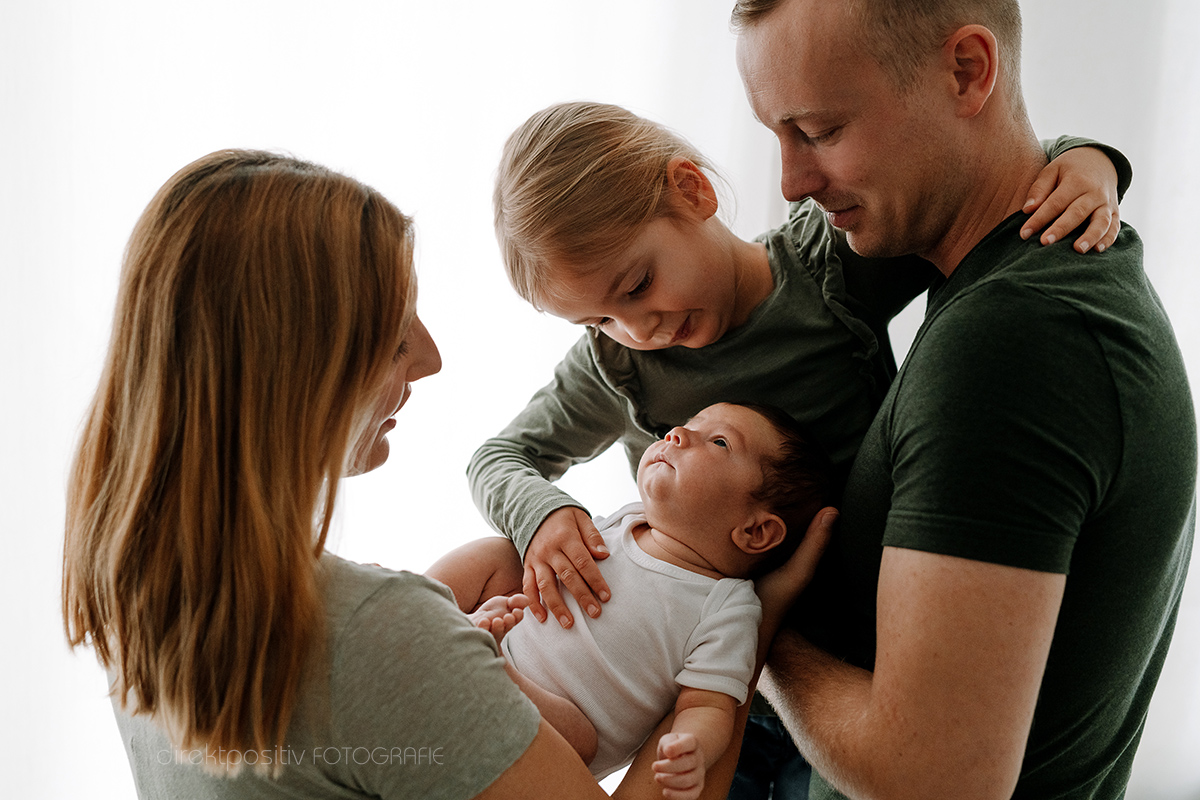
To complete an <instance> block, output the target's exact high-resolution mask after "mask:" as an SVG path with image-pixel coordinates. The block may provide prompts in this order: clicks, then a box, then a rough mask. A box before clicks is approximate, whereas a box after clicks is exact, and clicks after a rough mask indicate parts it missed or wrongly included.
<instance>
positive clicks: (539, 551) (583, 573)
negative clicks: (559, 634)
mask: <svg viewBox="0 0 1200 800" xmlns="http://www.w3.org/2000/svg"><path fill="white" fill-rule="evenodd" d="M604 558H608V548H607V547H605V546H604V539H603V537H601V536H600V532H599V531H598V530H596V526H595V525H593V524H592V520H591V518H590V517H588V515H587V512H585V511H584V510H583V509H581V508H576V507H575V506H564V507H563V508H560V509H558V510H557V511H554V512H552V513H551V514H550V515H549V516H547V517H546V519H545V520H543V522H542V524H541V526H540V527H539V528H538V529H537V531H536V532H535V533H534V534H533V539H532V540H531V541H530V543H529V547H528V548H527V549H526V551H525V578H524V580H523V582H522V588H523V590H524V593H525V595H526V596H527V597H528V598H529V600H530V603H529V610H530V611H531V612H532V613H533V615H534V616H535V617H537V619H538V622H545V621H546V612H547V611H549V613H551V614H553V615H554V618H555V619H557V620H558V624H559V625H561V626H562V627H564V628H569V627H571V626H572V625H573V624H574V623H575V619H574V617H572V616H571V612H570V611H569V610H568V609H567V604H566V603H565V602H563V599H562V594H561V593H560V592H559V586H558V584H559V581H562V584H563V586H565V587H567V591H568V592H570V593H571V596H572V597H574V598H575V600H576V601H578V603H579V607H580V608H582V609H583V610H584V612H585V613H587V615H588V616H589V617H593V618H595V617H598V616H600V603H602V602H607V601H608V599H609V598H610V597H611V596H612V593H611V592H610V591H609V588H608V584H607V583H605V582H604V578H603V577H601V575H600V569H599V568H598V567H597V566H596V559H604ZM597 597H599V600H597V599H596V598H597Z"/></svg>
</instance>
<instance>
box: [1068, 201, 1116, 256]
mask: <svg viewBox="0 0 1200 800" xmlns="http://www.w3.org/2000/svg"><path fill="white" fill-rule="evenodd" d="M1111 220H1112V215H1111V214H1109V212H1108V210H1107V209H1105V208H1098V209H1096V210H1095V211H1094V212H1092V217H1091V221H1090V222H1089V223H1088V226H1087V230H1085V231H1084V232H1083V235H1081V236H1080V237H1079V238H1078V239H1076V240H1075V249H1076V250H1077V251H1079V252H1080V253H1086V252H1087V251H1088V250H1090V249H1091V248H1092V247H1093V246H1094V245H1098V244H1099V243H1100V242H1102V241H1104V236H1105V235H1106V234H1107V233H1108V229H1109V225H1110V223H1111Z"/></svg>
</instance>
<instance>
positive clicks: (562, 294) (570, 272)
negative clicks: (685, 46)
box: [542, 215, 744, 350]
mask: <svg viewBox="0 0 1200 800" xmlns="http://www.w3.org/2000/svg"><path fill="white" fill-rule="evenodd" d="M720 224H721V223H720V222H718V221H717V220H716V218H715V217H709V218H707V219H703V220H701V219H697V218H696V217H695V216H693V215H685V216H682V217H660V218H658V219H654V220H651V221H650V222H648V223H646V224H645V225H643V226H642V228H641V230H640V231H639V232H638V234H637V235H636V236H634V238H633V239H632V240H631V242H630V244H629V246H628V247H627V248H625V250H624V251H622V252H621V254H620V255H618V256H617V257H616V258H614V259H612V260H611V261H610V262H608V263H607V264H605V265H604V266H601V267H600V268H598V269H594V270H592V271H590V272H589V273H588V274H586V275H578V274H577V273H578V271H577V270H576V269H573V268H572V267H571V265H569V264H563V265H554V268H553V269H554V272H555V274H557V275H561V276H562V277H561V278H558V279H557V280H556V285H555V286H554V287H553V288H554V291H553V292H550V293H548V294H553V295H554V297H553V298H547V299H546V301H545V302H543V303H542V305H543V307H544V308H545V309H546V311H547V312H548V313H550V314H553V315H554V316H556V317H561V318H562V319H565V320H568V321H570V322H572V323H575V324H577V325H592V326H594V327H596V328H597V329H599V330H600V331H602V332H603V333H605V334H606V335H608V336H609V337H611V338H612V339H614V340H615V341H617V342H619V343H621V344H623V345H625V346H626V347H630V348H633V349H634V350H660V349H662V348H665V347H676V346H678V347H690V348H697V347H705V346H706V345H710V344H712V343H713V342H715V341H717V340H718V339H720V338H721V337H722V336H724V335H725V333H726V332H727V331H729V330H730V329H731V328H733V327H736V326H737V325H739V324H741V322H743V321H744V320H742V319H737V318H736V314H737V307H738V294H737V289H738V280H737V272H738V270H737V264H736V261H735V258H734V256H733V253H732V252H731V251H730V248H729V247H728V246H727V245H724V246H723V244H724V243H723V241H722V239H721V237H719V236H717V235H716V233H717V232H716V229H715V228H714V226H719V225H720Z"/></svg>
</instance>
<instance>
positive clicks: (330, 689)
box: [114, 554, 540, 800]
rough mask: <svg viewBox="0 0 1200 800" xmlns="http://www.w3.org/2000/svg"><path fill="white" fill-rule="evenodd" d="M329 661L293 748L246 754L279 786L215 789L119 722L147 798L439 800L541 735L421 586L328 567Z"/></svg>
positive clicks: (471, 632)
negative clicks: (274, 766) (271, 772)
mask: <svg viewBox="0 0 1200 800" xmlns="http://www.w3.org/2000/svg"><path fill="white" fill-rule="evenodd" d="M321 564H322V570H323V580H324V584H323V586H324V594H325V602H326V611H327V615H326V626H327V627H326V633H327V636H326V642H327V650H326V652H325V653H322V654H320V655H319V656H314V657H313V658H312V659H311V663H310V665H309V668H308V671H307V674H306V675H305V676H304V677H303V685H302V689H301V693H300V700H299V703H298V704H297V707H296V711H295V715H294V717H293V719H292V722H291V725H290V727H289V729H288V735H287V744H286V746H285V747H283V748H280V749H277V750H272V751H267V752H262V753H260V752H257V751H251V752H249V753H244V754H239V755H238V756H237V757H238V758H243V759H244V760H245V761H246V762H247V763H251V762H254V761H264V760H267V761H271V762H274V763H282V764H283V765H284V767H283V772H282V774H281V775H280V776H279V777H278V778H277V779H272V778H268V777H263V776H261V775H260V774H258V773H257V772H255V771H253V770H251V769H243V770H242V771H241V772H240V773H239V775H238V776H237V777H235V778H232V779H231V778H224V777H216V776H214V775H212V774H211V773H209V772H206V771H205V770H203V769H202V768H201V766H199V765H200V764H201V763H202V762H203V760H204V759H205V758H207V757H208V754H206V753H204V752H203V751H186V752H181V751H179V750H178V749H176V748H174V747H173V746H172V745H171V743H170V742H169V741H168V739H167V738H166V736H165V735H164V734H163V733H162V731H161V730H160V729H159V728H158V727H157V725H155V723H154V722H152V721H151V720H149V719H147V718H146V717H143V716H137V717H131V716H130V715H128V714H127V713H125V712H124V711H122V710H121V709H120V708H116V704H115V703H114V709H115V710H116V715H117V726H118V727H119V728H120V730H121V736H122V738H123V739H124V741H125V749H126V752H127V753H128V754H129V761H130V764H131V765H132V767H133V774H134V780H135V783H136V784H137V790H138V796H139V797H140V798H231V799H236V800H242V799H243V798H255V799H257V798H263V799H264V800H265V799H266V798H302V797H303V798H362V797H385V798H414V800H415V799H416V798H422V799H423V800H429V799H432V798H444V800H463V799H464V798H470V797H474V796H475V795H477V794H478V793H479V792H481V791H483V790H484V789H485V788H487V787H488V786H489V785H490V784H491V783H492V782H493V781H494V780H495V779H496V778H497V777H499V775H500V774H501V773H502V772H504V771H505V770H506V769H508V767H509V766H511V765H512V763H513V762H514V761H516V759H517V758H518V757H519V756H520V755H521V754H522V753H524V752H525V750H526V748H527V747H528V746H529V744H530V742H532V741H533V737H534V735H535V734H536V733H537V729H538V723H539V719H540V718H539V716H538V712H537V709H536V708H535V707H534V706H533V704H532V703H531V702H530V701H529V700H528V698H526V697H525V696H524V695H523V694H521V692H520V691H519V690H518V689H517V687H516V685H515V684H513V682H512V681H511V680H510V679H509V677H508V675H507V674H506V673H505V671H504V660H503V658H502V657H501V656H500V655H499V653H498V651H497V648H496V644H495V641H494V640H493V639H492V637H491V636H490V635H488V634H486V633H484V632H483V631H481V630H479V629H477V628H473V627H471V625H470V623H469V622H468V621H467V619H466V617H464V616H463V615H462V613H460V612H459V610H458V608H457V607H456V606H455V605H454V602H453V600H452V599H451V595H450V591H449V590H448V589H446V587H444V586H442V585H441V584H439V583H435V582H433V581H431V580H428V579H427V578H424V577H421V576H420V575H414V574H411V573H407V572H393V571H391V570H386V569H382V568H379V567H368V566H363V565H360V564H354V563H352V562H349V561H346V560H344V559H341V558H338V557H337V556H333V555H329V554H326V555H325V556H324V557H323V558H322V560H321Z"/></svg>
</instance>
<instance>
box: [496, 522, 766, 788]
mask: <svg viewBox="0 0 1200 800" xmlns="http://www.w3.org/2000/svg"><path fill="white" fill-rule="evenodd" d="M645 520H646V517H645V514H644V513H643V510H642V504H641V503H630V504H629V505H627V506H624V507H623V508H621V509H620V510H619V511H617V512H616V513H615V514H613V515H612V516H610V517H607V518H601V517H597V518H596V519H595V522H596V527H597V528H598V529H599V530H600V533H601V535H602V536H603V537H604V543H605V545H606V546H607V547H608V549H609V552H610V553H611V555H609V557H608V558H606V559H604V560H602V561H597V562H596V563H597V565H598V566H599V567H600V573H601V574H602V575H603V576H604V580H605V581H607V583H608V587H609V588H610V589H611V590H612V599H611V600H609V601H608V602H607V603H605V604H604V606H603V612H602V613H601V614H600V618H599V619H592V618H591V617H588V616H587V615H586V614H584V613H583V612H582V611H581V610H580V608H579V605H578V603H576V602H575V598H573V597H571V595H570V593H568V592H563V597H564V599H565V600H566V603H567V606H568V607H569V608H570V610H571V614H572V615H573V616H574V617H575V624H574V625H573V626H572V627H571V628H569V629H567V630H564V629H563V628H562V627H561V626H560V625H559V624H558V623H557V622H553V621H551V620H547V622H545V623H541V624H539V623H538V621H537V619H535V618H534V616H533V615H532V614H528V615H526V617H525V620H524V621H523V622H521V623H520V624H519V625H517V626H516V627H515V628H513V630H512V631H511V632H509V634H508V635H507V636H505V637H504V640H503V643H502V648H503V650H504V654H505V656H507V657H508V659H509V661H511V662H512V664H513V666H514V667H515V668H516V669H517V670H518V671H519V672H521V673H522V674H523V675H525V676H526V677H528V678H529V679H531V680H532V681H534V683H537V684H538V685H539V686H542V687H543V688H545V689H547V690H549V691H551V692H553V693H555V694H557V695H559V696H561V697H565V698H567V699H568V700H570V701H571V702H573V703H575V705H576V706H578V707H579V709H580V710H581V711H582V712H583V713H584V714H585V715H586V716H587V718H588V719H589V720H591V722H592V724H593V725H594V726H595V728H596V735H597V738H598V739H599V749H598V750H597V752H596V757H595V759H593V760H592V763H591V764H590V765H588V768H589V769H590V770H591V772H592V774H593V775H595V776H596V777H597V779H599V778H602V777H604V776H605V775H608V774H609V773H611V772H614V771H615V770H618V769H620V768H621V767H623V766H625V765H626V764H628V763H629V762H630V761H632V760H633V756H634V754H635V753H636V752H637V750H638V748H639V747H641V745H642V742H644V741H645V740H646V737H647V736H649V735H650V733H651V732H652V731H653V730H654V728H655V727H656V726H657V725H658V723H659V722H661V721H662V718H663V717H665V716H666V715H667V713H668V712H669V711H670V710H671V709H672V708H673V707H674V706H675V700H676V698H677V697H678V695H679V688H680V686H691V687H693V688H696V689H707V690H710V691H714V692H722V693H724V694H727V695H731V696H732V697H733V698H734V699H736V700H737V701H738V703H743V702H745V700H746V696H747V693H748V688H747V685H748V683H749V682H750V677H751V675H752V674H753V672H754V654H755V650H756V648H757V645H758V623H759V620H760V619H761V618H762V609H761V606H760V605H759V602H758V596H757V595H756V594H754V584H753V583H752V582H750V581H748V580H745V579H742V578H721V579H717V578H709V577H707V576H705V575H698V574H696V573H694V572H689V571H688V570H686V569H683V568H682V567H677V566H675V565H674V564H668V563H666V562H665V561H660V560H658V559H657V558H653V557H652V556H650V555H647V554H646V552H645V551H643V550H642V549H641V547H639V546H638V544H637V543H636V542H635V541H634V538H633V534H632V533H631V529H632V528H633V526H634V525H636V524H638V523H640V522H645Z"/></svg>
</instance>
